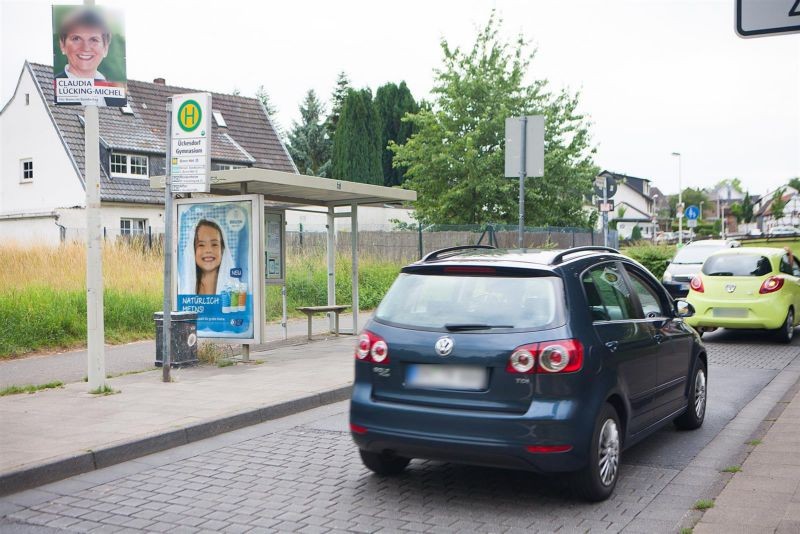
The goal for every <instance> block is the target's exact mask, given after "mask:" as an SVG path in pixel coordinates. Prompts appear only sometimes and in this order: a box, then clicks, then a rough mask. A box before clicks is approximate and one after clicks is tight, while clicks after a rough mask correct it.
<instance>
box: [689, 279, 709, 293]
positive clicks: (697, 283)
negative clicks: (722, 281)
mask: <svg viewBox="0 0 800 534" xmlns="http://www.w3.org/2000/svg"><path fill="white" fill-rule="evenodd" d="M689 287H691V288H692V291H697V292H698V293H703V292H704V291H705V290H706V289H705V288H704V287H703V279H702V278H700V277H699V276H693V277H692V281H691V282H689Z"/></svg>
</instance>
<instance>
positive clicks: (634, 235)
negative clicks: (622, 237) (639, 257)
mask: <svg viewBox="0 0 800 534" xmlns="http://www.w3.org/2000/svg"><path fill="white" fill-rule="evenodd" d="M641 239H642V229H641V227H640V226H639V225H638V224H637V225H636V226H634V227H633V232H631V241H639V240H641Z"/></svg>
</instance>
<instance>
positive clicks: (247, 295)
mask: <svg viewBox="0 0 800 534" xmlns="http://www.w3.org/2000/svg"><path fill="white" fill-rule="evenodd" d="M255 204H256V202H255V200H253V199H247V200H243V199H242V198H241V197H233V198H232V199H230V200H228V199H220V200H208V199H203V200H202V201H200V202H197V201H194V200H192V201H190V202H186V201H183V202H181V201H178V203H176V207H177V234H176V245H177V273H176V276H177V281H178V292H177V306H176V309H177V310H178V311H193V312H197V335H198V337H205V338H230V339H249V338H253V337H254V328H253V325H254V319H255V311H254V301H253V295H254V291H253V288H254V285H253V284H254V283H260V281H259V279H258V278H259V276H258V269H257V268H256V269H255V274H254V267H256V264H255V263H254V259H255V254H254V249H253V232H254V231H256V230H257V228H256V225H255V223H254V218H253V215H254V211H255V209H257V207H256V205H255ZM255 294H258V292H257V291H256V292H255Z"/></svg>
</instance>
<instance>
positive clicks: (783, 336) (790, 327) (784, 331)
mask: <svg viewBox="0 0 800 534" xmlns="http://www.w3.org/2000/svg"><path fill="white" fill-rule="evenodd" d="M775 333H776V334H777V335H778V339H779V340H780V341H782V342H783V343H791V342H792V338H793V337H794V312H793V311H792V310H791V309H789V311H788V312H786V321H784V323H783V326H781V327H780V328H778V329H777V330H776V331H775Z"/></svg>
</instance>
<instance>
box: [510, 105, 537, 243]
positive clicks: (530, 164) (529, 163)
mask: <svg viewBox="0 0 800 534" xmlns="http://www.w3.org/2000/svg"><path fill="white" fill-rule="evenodd" d="M505 156H506V157H505V175H506V177H508V178H511V177H519V236H518V238H517V242H518V246H519V248H522V244H523V243H522V238H523V232H524V229H525V177H526V176H535V177H541V176H544V115H530V116H528V117H509V118H507V119H506V154H505Z"/></svg>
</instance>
